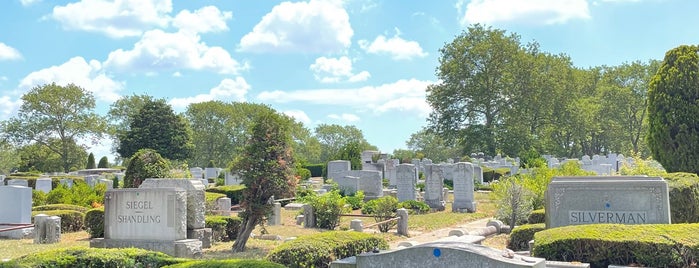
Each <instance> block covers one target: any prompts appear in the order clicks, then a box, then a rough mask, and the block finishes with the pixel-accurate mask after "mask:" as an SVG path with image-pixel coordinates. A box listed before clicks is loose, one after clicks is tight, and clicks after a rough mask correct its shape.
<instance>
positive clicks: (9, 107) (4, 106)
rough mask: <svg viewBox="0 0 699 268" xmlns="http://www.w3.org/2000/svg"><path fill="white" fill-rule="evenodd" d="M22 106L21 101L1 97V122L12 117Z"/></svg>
mask: <svg viewBox="0 0 699 268" xmlns="http://www.w3.org/2000/svg"><path fill="white" fill-rule="evenodd" d="M21 105H22V100H21V99H15V100H12V98H11V97H10V96H0V120H6V119H9V118H10V117H12V116H13V115H14V114H15V113H17V110H19V106H21Z"/></svg>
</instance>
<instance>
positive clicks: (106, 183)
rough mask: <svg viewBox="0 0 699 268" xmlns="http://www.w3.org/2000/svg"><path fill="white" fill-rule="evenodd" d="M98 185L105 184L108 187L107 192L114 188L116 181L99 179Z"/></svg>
mask: <svg viewBox="0 0 699 268" xmlns="http://www.w3.org/2000/svg"><path fill="white" fill-rule="evenodd" d="M97 183H101V184H104V185H105V186H106V187H107V190H109V189H113V188H114V181H113V180H110V179H99V180H97Z"/></svg>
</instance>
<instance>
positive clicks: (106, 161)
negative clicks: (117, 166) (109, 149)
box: [97, 156, 109, 168]
mask: <svg viewBox="0 0 699 268" xmlns="http://www.w3.org/2000/svg"><path fill="white" fill-rule="evenodd" d="M97 168H109V159H107V157H106V156H103V157H102V158H100V162H99V163H98V164H97Z"/></svg>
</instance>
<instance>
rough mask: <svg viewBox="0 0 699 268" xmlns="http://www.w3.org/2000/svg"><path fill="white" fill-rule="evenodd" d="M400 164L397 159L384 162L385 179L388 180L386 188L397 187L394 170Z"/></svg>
mask: <svg viewBox="0 0 699 268" xmlns="http://www.w3.org/2000/svg"><path fill="white" fill-rule="evenodd" d="M399 164H400V160H398V159H388V160H386V167H385V169H386V172H385V175H386V179H388V186H389V187H396V186H397V185H398V181H397V175H396V172H397V171H396V168H397V167H398V165H399Z"/></svg>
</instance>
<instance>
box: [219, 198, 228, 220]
mask: <svg viewBox="0 0 699 268" xmlns="http://www.w3.org/2000/svg"><path fill="white" fill-rule="evenodd" d="M216 207H217V209H218V211H219V213H218V214H219V215H221V216H230V215H231V199H230V198H228V197H221V198H219V199H217V200H216Z"/></svg>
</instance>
